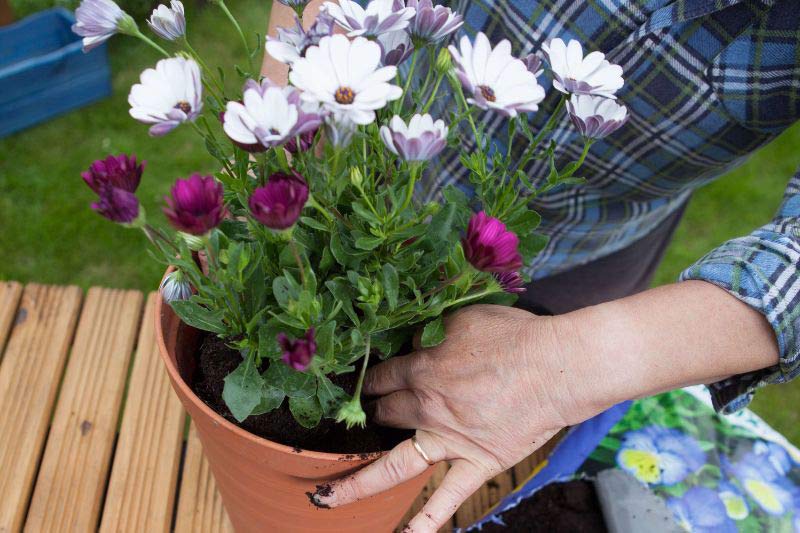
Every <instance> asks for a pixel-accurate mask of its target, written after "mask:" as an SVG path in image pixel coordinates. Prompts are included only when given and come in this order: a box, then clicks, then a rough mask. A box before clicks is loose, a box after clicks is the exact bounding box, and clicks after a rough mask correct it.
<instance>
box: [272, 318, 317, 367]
mask: <svg viewBox="0 0 800 533" xmlns="http://www.w3.org/2000/svg"><path fill="white" fill-rule="evenodd" d="M278 344H279V345H280V347H281V350H282V351H283V355H281V360H282V361H283V362H284V363H286V364H287V365H289V366H290V367H292V368H294V369H295V370H298V371H300V372H302V371H303V370H305V369H307V368H308V365H310V364H311V360H312V359H313V358H314V354H316V353H317V343H316V341H315V340H314V328H310V329H309V330H308V331H306V335H305V337H304V338H300V339H290V338H289V337H288V336H287V335H286V334H285V333H279V334H278Z"/></svg>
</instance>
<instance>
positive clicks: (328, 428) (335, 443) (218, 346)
mask: <svg viewBox="0 0 800 533" xmlns="http://www.w3.org/2000/svg"><path fill="white" fill-rule="evenodd" d="M241 362H242V357H241V355H239V352H237V351H235V350H232V349H231V348H229V347H228V346H226V345H225V343H224V342H223V341H222V340H220V339H218V338H217V337H215V336H214V335H207V336H205V338H204V339H203V341H202V344H201V345H200V351H199V360H198V361H197V363H198V364H197V367H196V370H195V375H194V377H193V378H194V379H193V380H192V384H191V386H192V390H193V391H194V393H195V394H197V396H198V397H199V398H200V399H201V400H203V401H204V402H205V403H206V404H207V405H208V406H209V407H211V408H212V409H213V410H214V411H216V412H217V413H219V414H220V415H221V416H223V417H224V418H226V419H227V420H229V421H230V422H232V423H234V424H236V425H237V426H239V427H241V428H243V429H245V430H247V431H249V432H250V433H253V434H255V435H258V436H259V437H264V438H265V439H269V440H271V441H273V442H278V443H281V444H285V445H287V446H293V447H295V448H296V449H297V451H298V452H299V451H301V450H313V451H317V452H328V453H345V454H368V453H373V452H378V451H383V450H390V449H392V448H393V447H394V446H395V445H397V444H398V443H400V442H401V441H403V440H405V439H408V438H410V437H411V436H412V435H413V433H412V432H410V431H405V430H398V429H392V428H387V427H383V426H379V425H377V424H374V423H372V422H371V420H370V417H369V409H368V404H366V402H365V405H364V406H365V410H366V411H367V427H366V428H363V429H360V428H353V429H350V430H348V429H346V427H345V425H344V424H342V423H337V422H335V421H334V420H331V419H328V418H323V419H322V421H321V422H320V423H319V425H318V426H317V427H315V428H313V429H307V428H304V427H303V426H301V425H300V424H298V423H297V421H295V419H294V417H293V416H292V413H291V412H290V411H289V404H288V402H287V401H286V400H284V402H283V404H282V405H281V406H280V407H279V408H278V409H275V410H273V411H270V412H269V413H265V414H263V415H258V416H251V417H249V418H247V419H246V420H245V421H244V422H242V423H239V422H237V421H236V419H235V418H233V415H232V414H231V412H230V411H229V410H228V407H227V406H226V405H225V402H224V401H223V399H222V388H223V384H224V382H223V380H224V379H225V376H227V375H228V374H230V373H231V372H233V370H235V369H236V367H237V366H239V363H241ZM329 377H330V378H331V381H333V382H334V383H336V384H337V385H339V386H340V387H342V388H343V389H344V390H346V391H347V392H348V393H349V394H352V393H353V392H354V391H355V388H356V379H357V377H358V374H357V373H356V372H352V373H350V374H342V375H338V376H329Z"/></svg>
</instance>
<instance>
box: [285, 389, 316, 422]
mask: <svg viewBox="0 0 800 533" xmlns="http://www.w3.org/2000/svg"><path fill="white" fill-rule="evenodd" d="M289 410H290V411H291V412H292V415H293V416H294V419H295V420H297V422H298V423H299V424H300V425H301V426H303V427H305V428H313V427H316V426H317V424H319V421H320V419H321V418H322V407H321V406H320V405H319V402H318V401H317V397H316V396H311V397H310V398H289Z"/></svg>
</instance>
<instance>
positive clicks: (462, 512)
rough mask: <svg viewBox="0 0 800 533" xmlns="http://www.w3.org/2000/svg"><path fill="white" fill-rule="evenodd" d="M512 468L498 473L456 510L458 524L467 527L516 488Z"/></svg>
mask: <svg viewBox="0 0 800 533" xmlns="http://www.w3.org/2000/svg"><path fill="white" fill-rule="evenodd" d="M511 475H512V474H511V470H506V471H505V472H503V473H501V474H498V475H497V476H495V477H493V478H492V479H490V480H489V481H487V482H486V483H484V484H483V486H482V487H481V488H480V489H478V491H477V492H475V494H473V495H472V496H470V497H469V498H468V499H467V501H465V502H464V503H463V504H462V505H461V507H459V509H458V511H456V520H455V523H456V526H458V527H466V526H469V525H471V524H472V523H473V522H475V521H476V520H478V519H479V518H481V517H482V516H483V515H485V514H486V511H488V510H489V509H490V508H491V507H492V506H493V505H494V504H496V503H497V502H499V501H500V500H502V499H503V496H505V495H506V494H508V493H509V492H511V491H512V490H513V488H514V480H513V479H512V477H511Z"/></svg>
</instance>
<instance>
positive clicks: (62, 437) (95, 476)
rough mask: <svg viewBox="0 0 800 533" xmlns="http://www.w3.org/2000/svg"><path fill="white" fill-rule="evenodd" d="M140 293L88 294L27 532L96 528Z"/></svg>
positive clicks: (136, 324) (98, 291)
mask: <svg viewBox="0 0 800 533" xmlns="http://www.w3.org/2000/svg"><path fill="white" fill-rule="evenodd" d="M141 312H142V293H141V292H139V291H123V290H115V289H101V288H97V287H93V288H91V289H89V292H88V293H87V295H86V301H85V303H84V306H83V312H82V313H81V317H80V321H79V322H78V329H77V332H76V334H75V341H74V343H73V345H72V353H71V355H70V359H69V363H68V364H67V370H66V372H65V373H64V382H63V384H62V386H61V394H60V395H59V398H58V403H57V405H56V409H55V414H54V416H53V422H52V426H51V428H50V435H49V436H48V438H47V447H46V448H45V452H44V457H43V458H42V464H41V467H40V468H39V476H38V478H37V480H36V487H35V488H34V491H33V498H32V499H31V505H30V509H29V510H28V518H27V521H26V523H25V531H30V532H40V531H47V532H56V531H69V532H72V531H90V530H94V529H96V528H97V520H98V515H99V512H100V503H101V500H102V497H103V490H104V488H105V484H106V479H107V478H108V470H109V466H110V464H109V463H110V459H111V452H112V450H113V447H114V439H115V437H116V432H117V420H118V418H119V417H118V414H119V407H120V403H121V401H122V393H123V391H124V390H125V379H126V377H127V373H128V366H129V363H130V359H131V352H132V351H133V345H134V341H135V340H136V333H137V331H138V328H139V321H140V319H141Z"/></svg>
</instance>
